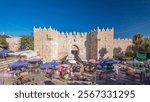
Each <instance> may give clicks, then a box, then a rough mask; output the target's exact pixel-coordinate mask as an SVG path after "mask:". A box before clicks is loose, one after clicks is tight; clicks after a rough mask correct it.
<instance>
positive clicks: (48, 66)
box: [40, 63, 51, 69]
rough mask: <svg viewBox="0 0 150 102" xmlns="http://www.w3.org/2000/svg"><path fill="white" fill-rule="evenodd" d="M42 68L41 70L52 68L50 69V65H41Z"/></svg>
mask: <svg viewBox="0 0 150 102" xmlns="http://www.w3.org/2000/svg"><path fill="white" fill-rule="evenodd" d="M40 68H41V69H48V68H51V67H50V63H44V64H41V65H40Z"/></svg>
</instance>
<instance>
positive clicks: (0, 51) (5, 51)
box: [0, 50, 10, 55]
mask: <svg viewBox="0 0 150 102" xmlns="http://www.w3.org/2000/svg"><path fill="white" fill-rule="evenodd" d="M8 53H10V51H9V50H0V54H2V55H4V54H8Z"/></svg>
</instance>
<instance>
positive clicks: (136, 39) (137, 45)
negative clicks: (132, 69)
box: [132, 34, 144, 51]
mask: <svg viewBox="0 0 150 102" xmlns="http://www.w3.org/2000/svg"><path fill="white" fill-rule="evenodd" d="M132 41H133V44H134V45H133V46H134V47H135V51H139V50H140V45H141V43H142V42H143V41H144V36H143V35H142V34H136V35H134V36H133V39H132Z"/></svg>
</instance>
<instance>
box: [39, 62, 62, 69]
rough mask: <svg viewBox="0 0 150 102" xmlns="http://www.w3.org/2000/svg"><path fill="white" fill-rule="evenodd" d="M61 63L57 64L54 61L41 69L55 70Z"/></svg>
mask: <svg viewBox="0 0 150 102" xmlns="http://www.w3.org/2000/svg"><path fill="white" fill-rule="evenodd" d="M59 65H60V63H59V62H56V61H52V62H51V63H44V64H41V65H40V68H41V69H47V68H55V67H57V66H59Z"/></svg>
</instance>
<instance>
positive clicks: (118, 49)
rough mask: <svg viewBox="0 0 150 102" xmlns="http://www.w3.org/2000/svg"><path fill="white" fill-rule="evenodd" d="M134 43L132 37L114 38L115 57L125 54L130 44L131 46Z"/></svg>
mask: <svg viewBox="0 0 150 102" xmlns="http://www.w3.org/2000/svg"><path fill="white" fill-rule="evenodd" d="M132 44H133V43H132V39H120V38H118V39H114V42H113V48H114V50H113V53H114V54H113V55H114V57H115V56H119V55H121V54H124V53H125V51H126V50H127V48H128V47H129V46H131V45H132Z"/></svg>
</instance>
